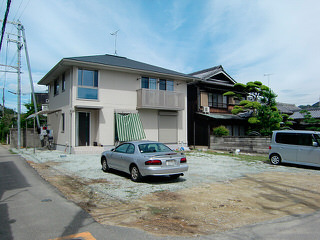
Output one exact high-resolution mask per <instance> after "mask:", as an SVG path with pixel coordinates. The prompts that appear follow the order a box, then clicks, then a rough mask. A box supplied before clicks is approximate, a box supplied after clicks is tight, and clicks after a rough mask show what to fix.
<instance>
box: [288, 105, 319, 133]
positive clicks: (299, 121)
mask: <svg viewBox="0 0 320 240" xmlns="http://www.w3.org/2000/svg"><path fill="white" fill-rule="evenodd" d="M301 110H306V111H308V112H309V113H310V115H311V118H314V119H318V120H320V108H309V109H301ZM301 110H300V111H301ZM300 111H297V112H294V113H293V114H292V115H291V116H290V118H292V119H293V120H294V128H295V129H305V128H306V127H309V126H308V125H307V124H306V123H305V122H304V115H305V113H301V112H300Z"/></svg>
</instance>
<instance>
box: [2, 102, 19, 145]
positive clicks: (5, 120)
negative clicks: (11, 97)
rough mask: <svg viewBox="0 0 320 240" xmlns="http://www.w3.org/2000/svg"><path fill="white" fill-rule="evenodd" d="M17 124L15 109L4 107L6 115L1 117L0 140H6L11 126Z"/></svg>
mask: <svg viewBox="0 0 320 240" xmlns="http://www.w3.org/2000/svg"><path fill="white" fill-rule="evenodd" d="M15 126H16V118H15V111H14V110H12V109H10V108H6V107H5V108H4V115H2V116H1V119H0V142H2V143H3V142H6V139H7V135H8V134H9V133H10V128H11V127H15Z"/></svg>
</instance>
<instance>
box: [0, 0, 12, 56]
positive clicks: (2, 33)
mask: <svg viewBox="0 0 320 240" xmlns="http://www.w3.org/2000/svg"><path fill="white" fill-rule="evenodd" d="M10 4H11V0H7V9H6V13H5V14H4V19H3V23H2V29H1V40H0V52H1V47H2V41H3V36H4V32H5V30H6V24H7V18H8V15H9V10H10Z"/></svg>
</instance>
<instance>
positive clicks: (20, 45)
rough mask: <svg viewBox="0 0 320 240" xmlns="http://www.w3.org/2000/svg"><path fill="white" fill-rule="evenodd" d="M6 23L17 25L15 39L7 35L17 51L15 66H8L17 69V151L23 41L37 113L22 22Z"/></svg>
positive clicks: (18, 143)
mask: <svg viewBox="0 0 320 240" xmlns="http://www.w3.org/2000/svg"><path fill="white" fill-rule="evenodd" d="M0 22H3V20H0ZM7 23H9V24H13V25H15V26H17V30H18V35H17V40H13V39H10V38H9V37H8V42H14V43H16V44H17V51H18V62H17V67H13V66H8V67H12V68H15V69H16V70H17V74H18V79H17V113H18V117H17V129H18V131H17V135H18V136H17V138H18V140H17V149H18V151H19V150H20V148H21V51H22V48H23V43H24V46H25V53H26V59H27V65H28V71H29V79H30V86H31V91H32V95H33V104H34V110H35V113H37V103H36V98H35V94H34V87H33V81H32V74H31V67H30V60H29V54H28V50H27V40H26V36H25V31H24V27H23V26H22V24H21V23H20V22H19V21H18V22H10V21H7ZM22 40H23V42H22ZM5 66H6V65H5ZM37 125H38V128H40V123H39V116H38V115H37Z"/></svg>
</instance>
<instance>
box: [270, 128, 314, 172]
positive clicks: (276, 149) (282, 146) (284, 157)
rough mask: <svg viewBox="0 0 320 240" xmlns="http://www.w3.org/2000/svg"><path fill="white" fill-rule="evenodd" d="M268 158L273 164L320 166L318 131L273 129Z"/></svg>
mask: <svg viewBox="0 0 320 240" xmlns="http://www.w3.org/2000/svg"><path fill="white" fill-rule="evenodd" d="M269 159H270V162H271V164H274V165H278V164H280V163H281V162H286V163H294V164H301V165H308V166H315V167H320V132H315V131H301V130H281V131H273V133H272V138H271V143H270V146H269Z"/></svg>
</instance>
